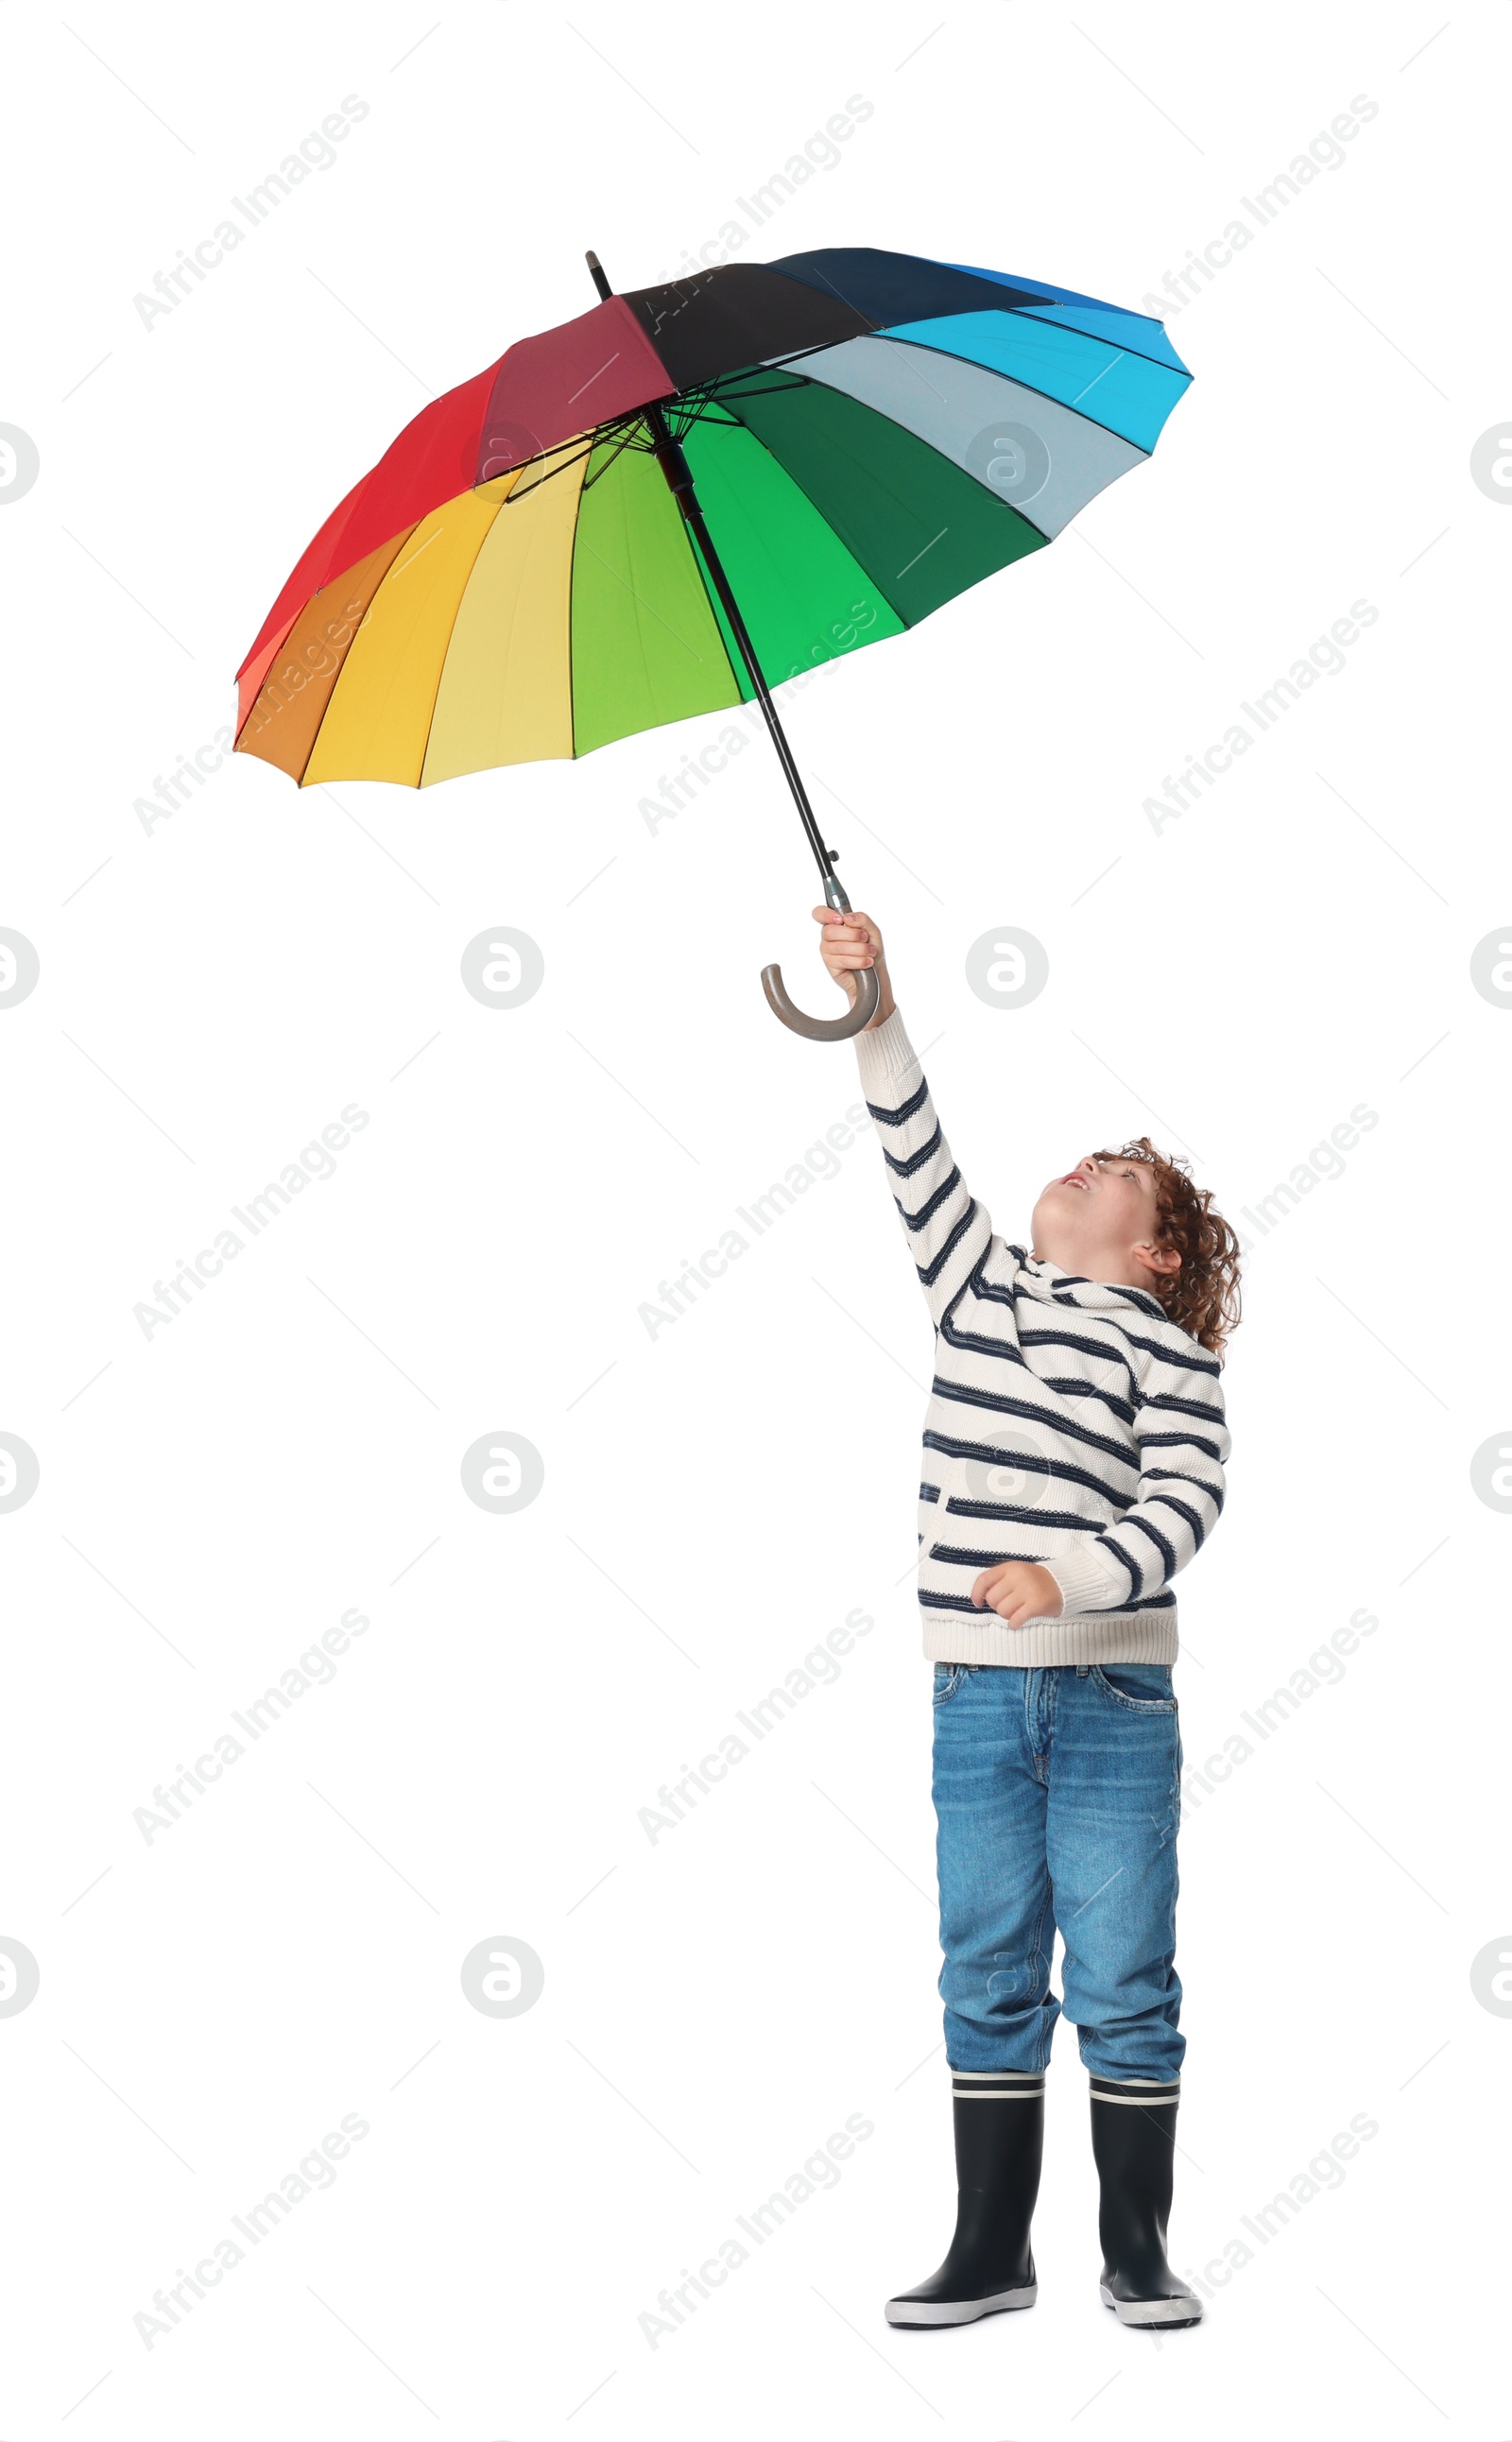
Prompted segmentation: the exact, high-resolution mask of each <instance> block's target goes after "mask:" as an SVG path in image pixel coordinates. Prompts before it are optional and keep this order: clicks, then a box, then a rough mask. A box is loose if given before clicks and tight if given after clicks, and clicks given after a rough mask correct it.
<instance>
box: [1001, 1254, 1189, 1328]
mask: <svg viewBox="0 0 1512 2442" xmlns="http://www.w3.org/2000/svg"><path fill="white" fill-rule="evenodd" d="M1010 1251H1011V1253H1012V1254H1014V1255H1016V1256H1017V1257H1018V1259H1019V1269H1018V1280H1017V1282H1016V1284H1015V1285H1016V1286H1018V1287H1020V1288H1023V1289H1026V1290H1027V1291H1028V1292H1029V1296H1030V1297H1032V1298H1038V1300H1039V1301H1040V1303H1041V1304H1042V1305H1058V1306H1068V1305H1074V1306H1080V1307H1081V1309H1082V1311H1083V1312H1084V1314H1140V1315H1144V1316H1146V1317H1147V1318H1148V1319H1149V1320H1150V1321H1155V1322H1163V1323H1165V1324H1167V1325H1168V1326H1169V1328H1170V1329H1171V1330H1173V1331H1179V1330H1180V1329H1181V1325H1180V1324H1179V1323H1177V1322H1172V1321H1171V1317H1170V1316H1169V1315H1168V1314H1167V1312H1166V1310H1165V1308H1164V1306H1163V1305H1162V1304H1161V1303H1160V1301H1159V1299H1158V1298H1156V1297H1152V1296H1151V1295H1150V1293H1149V1291H1148V1290H1147V1289H1136V1288H1130V1287H1128V1286H1126V1285H1124V1284H1123V1283H1121V1282H1119V1281H1089V1280H1085V1279H1084V1278H1083V1276H1082V1274H1081V1273H1080V1272H1066V1271H1063V1270H1062V1269H1061V1267H1060V1265H1059V1264H1052V1263H1049V1262H1047V1260H1046V1259H1045V1258H1044V1257H1043V1256H1040V1255H1031V1254H1029V1251H1028V1249H1027V1248H1023V1247H1014V1248H1011V1249H1010Z"/></svg>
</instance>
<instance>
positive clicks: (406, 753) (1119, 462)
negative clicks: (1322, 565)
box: [236, 247, 1191, 787]
mask: <svg viewBox="0 0 1512 2442" xmlns="http://www.w3.org/2000/svg"><path fill="white" fill-rule="evenodd" d="M597 276H598V275H597V274H596V272H595V277H597ZM605 284H607V283H603V282H601V285H605ZM1190 379H1191V375H1190V374H1189V373H1188V372H1187V369H1186V367H1185V366H1184V365H1183V364H1182V363H1181V361H1180V359H1179V357H1178V356H1177V355H1175V350H1174V349H1173V348H1172V346H1171V343H1170V341H1169V340H1168V338H1167V337H1166V335H1165V332H1164V329H1163V328H1162V326H1161V324H1160V323H1158V322H1157V321H1154V320H1151V319H1149V318H1147V317H1146V316H1144V315H1140V314H1133V313H1128V312H1126V311H1124V310H1123V309H1122V308H1120V307H1119V306H1116V305H1109V304H1106V303H1104V302H1102V301H1101V300H1099V299H1097V298H1093V297H1084V296H1082V295H1080V294H1078V293H1077V292H1076V291H1074V290H1071V289H1065V288H1055V287H1050V286H1048V285H1047V284H1046V283H1045V282H1039V281H1031V280H1023V279H1017V278H1014V277H1011V276H1010V275H1009V274H1007V273H1004V272H998V271H990V270H980V269H976V268H974V267H972V266H970V265H967V264H946V263H933V262H929V261H926V260H925V259H923V258H922V257H920V256H915V255H902V254H891V253H885V252H881V251H878V250H876V249H873V248H870V247H839V248H828V249H824V250H822V251H819V252H816V253H810V254H795V255H789V256H786V257H784V258H783V259H782V260H781V261H780V262H777V263H774V264H725V265H722V266H720V268H718V269H715V270H712V271H710V272H708V273H707V274H706V275H703V276H701V277H700V278H698V279H695V280H688V281H679V282H672V283H671V284H670V285H668V286H665V287H662V288H647V289H635V290H631V291H629V292H628V294H626V295H623V296H617V297H616V296H608V297H606V298H605V299H604V301H602V302H601V303H600V304H598V305H597V306H595V307H594V308H593V309H592V311H590V312H589V313H587V314H583V315H580V316H579V317H577V319H575V320H574V321H571V322H566V323H563V324H562V325H560V326H559V328H557V329H556V330H554V331H549V332H544V333H542V334H540V335H539V336H538V337H534V338H529V339H522V340H520V341H519V342H517V344H516V345H515V346H513V347H512V348H510V349H508V350H507V351H506V353H505V354H504V355H502V356H501V358H500V359H499V361H498V363H497V364H494V365H491V366H489V367H488V368H487V370H486V371H485V372H483V373H482V374H478V375H477V376H476V377H475V378H474V379H473V380H472V381H469V382H465V383H463V384H462V386H461V387H460V388H459V389H457V390H453V391H449V392H446V395H445V396H444V397H441V398H438V399H436V400H434V401H433V402H432V404H431V405H430V406H429V407H428V408H426V409H424V410H422V412H421V413H420V414H419V415H417V416H416V417H415V419H414V422H413V423H412V424H410V425H409V426H407V427H406V428H405V430H404V431H403V432H402V433H401V434H400V435H399V437H398V439H397V440H396V441H395V442H394V443H393V445H392V447H391V448H390V449H389V450H388V451H387V452H386V453H385V455H384V456H383V457H382V458H381V459H380V460H379V462H378V464H377V465H375V466H374V467H373V469H372V471H371V472H370V473H369V474H367V475H365V476H364V477H363V479H362V481H361V482H360V483H358V484H357V485H356V486H355V489H354V490H353V491H352V492H350V493H349V494H348V496H347V498H346V499H345V500H344V501H342V502H341V504H340V506H339V507H338V508H337V510H336V511H335V512H334V513H333V515H332V516H331V517H330V518H329V519H327V521H326V523H325V524H324V525H323V526H322V527H321V529H320V531H319V534H318V535H317V536H316V538H315V539H314V541H313V542H312V543H311V544H310V546H309V549H308V550H307V551H306V552H305V554H304V556H303V557H302V558H301V561H300V562H299V565H298V566H297V567H296V569H295V570H294V572H293V574H292V575H291V576H290V577H289V580H288V582H287V584H286V585H285V586H284V588H283V590H282V593H281V594H280V595H279V598H278V600H277V602H276V603H275V604H274V606H273V608H272V610H271V611H269V613H268V615H267V618H266V620H265V621H264V625H263V629H262V631H261V633H260V634H259V636H258V638H257V641H256V643H255V644H254V645H253V647H252V648H251V651H250V652H249V653H248V655H247V657H246V662H245V663H244V665H243V666H242V669H241V671H240V673H239V686H240V704H239V718H238V734H237V738H236V745H237V748H238V749H239V751H240V752H242V753H244V754H250V755H256V756H261V757H263V759H264V761H266V762H270V763H273V764H276V765H277V766H278V767H279V768H280V769H281V770H282V771H284V772H286V773H288V774H289V775H290V776H291V777H292V778H294V779H295V780H297V781H299V782H300V783H301V785H302V786H305V787H308V786H311V785H313V784H315V783H317V782H319V781H323V780H351V779H361V780H388V781H397V782H400V783H405V784H408V785H409V786H410V787H426V786H428V785H429V783H430V782H432V781H435V780H446V779H450V778H453V777H455V776H456V775H459V774H462V773H466V772H476V771H481V770H485V769H488V768H490V767H492V766H495V765H499V764H506V763H520V762H529V761H534V760H537V759H538V758H541V757H545V756H576V755H586V754H589V753H591V752H592V749H593V748H594V747H597V746H604V745H607V744H608V743H609V742H610V740H611V739H613V738H624V737H626V736H628V735H629V734H630V733H631V732H633V731H637V730H642V729H648V728H653V727H656V726H658V725H659V724H660V723H662V722H664V721H669V720H683V719H685V718H686V717H687V716H689V715H690V714H694V713H705V712H715V711H719V710H721V709H723V708H725V707H727V706H731V705H735V704H738V703H739V702H743V701H747V700H749V699H750V698H751V697H752V695H753V694H754V693H758V692H759V693H762V694H763V696H764V694H765V689H768V688H771V687H774V686H777V685H779V684H780V683H782V682H783V681H784V680H785V679H788V678H791V677H793V676H794V675H796V674H797V673H798V672H799V671H803V670H808V669H811V668H813V667H814V666H815V665H817V664H819V663H821V662H825V661H829V660H833V659H835V658H837V657H838V656H840V655H842V654H845V653H849V652H854V651H856V650H858V649H859V648H860V647H863V646H865V645H870V644H875V643H877V642H879V641H880V640H881V639H882V638H883V637H884V636H892V635H897V634H898V633H899V632H900V631H901V630H902V629H904V628H911V627H914V626H916V625H917V624H918V622H919V621H920V619H923V618H926V617H927V616H928V615H929V613H930V611H935V610H938V608H939V606H940V604H941V603H943V602H947V601H949V600H950V599H951V598H952V597H953V596H954V595H956V594H957V593H960V592H963V591H964V590H965V589H966V588H967V587H968V586H971V585H975V584H976V583H977V582H978V581H979V580H980V579H981V578H983V577H986V576H989V575H992V574H994V573H995V572H996V571H997V570H998V569H1001V568H1006V567H1008V566H1009V565H1010V564H1011V562H1013V561H1014V560H1018V559H1022V558H1024V557H1025V556H1027V555H1028V554H1029V553H1031V552H1035V551H1039V550H1041V549H1043V547H1044V546H1045V544H1047V542H1050V541H1052V540H1053V539H1054V538H1055V536H1056V535H1058V534H1059V533H1060V532H1061V530H1062V528H1063V527H1064V526H1066V524H1067V522H1068V521H1069V520H1070V519H1072V518H1073V517H1074V516H1075V515H1076V513H1077V511H1078V510H1079V509H1080V508H1082V507H1083V506H1084V503H1085V502H1086V501H1089V500H1091V499H1092V498H1093V496H1094V495H1095V494H1096V493H1098V492H1100V491H1102V489H1103V488H1104V486H1105V485H1106V484H1108V483H1112V482H1113V481H1114V480H1115V478H1116V477H1117V476H1119V475H1121V474H1123V473H1125V472H1126V471H1127V470H1128V468H1130V467H1131V466H1136V465H1140V464H1141V463H1142V461H1143V460H1144V459H1145V458H1147V457H1148V456H1149V454H1150V452H1151V450H1152V449H1153V448H1154V447H1155V444H1156V441H1157V438H1158V436H1159V433H1160V430H1161V428H1162V426H1163V425H1164V423H1165V420H1166V418H1167V416H1168V415H1169V414H1170V412H1171V410H1172V409H1173V407H1174V406H1175V403H1176V401H1177V399H1178V398H1180V396H1181V395H1182V392H1184V391H1185V389H1186V388H1187V385H1188V383H1189V381H1190ZM668 436H670V438H671V441H672V442H674V443H675V444H677V445H680V449H681V457H680V459H678V460H674V458H673V456H672V454H671V452H670V451H669V449H668V446H667V440H668ZM658 462H660V463H658ZM676 464H681V465H683V469H684V473H686V474H691V478H692V481H693V484H694V486H695V487H696V494H697V501H698V504H699V506H700V507H701V512H702V519H701V521H699V520H698V519H692V520H691V521H690V517H689V513H688V511H687V510H686V509H685V507H684V506H683V501H680V499H679V497H678V493H677V490H676V489H675V488H673V487H672V486H673V481H674V478H673V472H672V469H673V466H674V465H676ZM719 563H722V571H721V568H720V565H719ZM732 592H733V596H734V598H735V600H736V601H738V613H737V617H742V616H743V623H744V627H745V629H746V631H747V635H746V639H745V642H744V643H742V640H741V638H740V637H739V635H738V632H737V630H736V629H735V628H734V627H733V626H732V619H731V615H730V607H729V606H730V600H731V595H732ZM748 648H754V655H755V659H756V663H757V665H758V676H759V680H760V681H761V682H763V683H764V684H763V685H758V683H757V677H756V676H754V675H753V672H752V670H751V668H750V666H749V659H750V652H749V650H748ZM764 708H765V705H764ZM775 734H776V732H775V728H774V735H775Z"/></svg>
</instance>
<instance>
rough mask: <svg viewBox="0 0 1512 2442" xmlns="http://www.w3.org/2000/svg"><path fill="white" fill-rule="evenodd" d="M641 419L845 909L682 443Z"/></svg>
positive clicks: (656, 411) (833, 896) (658, 418)
mask: <svg viewBox="0 0 1512 2442" xmlns="http://www.w3.org/2000/svg"><path fill="white" fill-rule="evenodd" d="M646 420H647V424H648V425H649V426H650V428H651V431H652V433H653V434H654V436H655V439H656V454H657V457H658V459H659V460H660V461H661V466H662V472H663V474H664V475H665V477H666V480H667V483H668V484H669V485H670V487H671V490H672V494H673V497H674V498H675V500H676V501H677V504H678V507H679V508H680V509H681V510H682V512H683V519H684V520H685V522H686V523H687V525H688V527H689V528H690V530H691V532H692V535H693V538H694V541H695V542H696V543H697V545H698V548H699V551H700V553H701V556H702V559H703V565H704V567H705V568H706V569H707V570H708V572H709V574H710V576H711V577H712V578H713V580H714V590H715V592H717V593H718V595H719V597H720V603H721V605H722V606H723V610H724V615H725V617H726V619H727V620H728V621H729V623H730V632H731V634H732V635H733V636H734V638H735V641H736V644H737V645H738V647H739V651H740V659H741V660H742V661H743V662H744V664H745V666H746V674H747V676H748V677H749V679H750V681H751V685H752V688H753V690H754V692H755V695H756V702H757V703H759V705H760V706H761V714H762V718H763V720H765V722H766V724H767V728H768V730H769V731H770V733H771V737H772V743H773V745H774V747H775V748H776V750H777V760H778V762H779V763H780V764H781V766H782V770H783V775H784V777H785V778H786V780H787V783H788V786H789V788H790V789H791V790H792V798H793V803H794V805H795V806H796V807H797V809H798V814H799V819H800V820H801V822H802V824H803V828H804V831H805V834H806V835H807V838H808V842H809V846H810V847H811V848H812V850H813V856H814V863H815V864H816V865H817V866H818V867H819V871H820V873H821V875H822V876H823V878H824V886H825V899H826V902H828V904H829V906H831V907H836V908H839V909H840V910H842V911H843V912H845V911H848V908H849V904H850V902H849V901H848V900H847V897H846V894H845V892H844V890H842V888H841V886H840V884H839V882H838V881H837V880H836V878H835V871H834V862H833V851H832V850H831V849H829V848H827V847H826V846H825V844H824V834H823V833H822V831H821V830H820V829H819V825H818V822H817V820H816V819H815V816H814V811H813V808H812V807H811V804H810V803H809V794H808V791H807V790H806V789H805V788H804V785H803V781H802V778H801V777H800V775H799V772H798V767H797V764H796V763H795V762H794V761H793V759H792V747H791V746H790V745H789V744H788V740H787V735H786V733H785V731H784V729H783V726H782V723H781V721H780V720H778V718H777V707H776V705H775V704H774V702H773V701H772V690H771V688H770V687H769V686H768V684H767V683H766V680H765V678H764V677H763V676H762V672H761V665H760V663H759V662H758V661H757V659H756V647H755V646H754V645H753V644H752V642H751V637H750V633H749V631H748V629H747V628H746V624H745V621H744V620H743V619H742V618H741V616H740V606H739V604H738V602H737V600H736V598H735V593H734V590H733V589H732V587H731V584H730V580H729V578H728V576H726V574H725V573H724V565H723V562H722V561H721V560H720V555H719V553H718V552H717V551H716V550H715V548H714V544H713V541H712V539H711V538H710V535H709V530H708V527H707V526H706V525H705V524H704V522H703V512H702V510H701V508H700V506H699V502H698V495H697V493H696V492H695V491H694V489H693V470H692V468H691V467H690V466H689V465H688V462H687V459H686V457H685V455H684V453H683V446H682V444H681V443H680V442H679V441H676V440H675V439H674V438H673V436H672V434H671V432H670V431H669V430H668V429H667V423H666V418H665V415H664V414H663V412H662V410H661V409H660V408H659V407H648V408H647V410H646Z"/></svg>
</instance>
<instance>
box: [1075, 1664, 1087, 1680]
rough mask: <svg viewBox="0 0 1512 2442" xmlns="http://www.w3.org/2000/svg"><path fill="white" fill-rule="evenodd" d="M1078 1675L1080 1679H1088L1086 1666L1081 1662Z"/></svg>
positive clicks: (1077, 1668)
mask: <svg viewBox="0 0 1512 2442" xmlns="http://www.w3.org/2000/svg"><path fill="white" fill-rule="evenodd" d="M1076 1675H1077V1677H1078V1678H1079V1679H1084V1678H1085V1677H1086V1664H1085V1663H1084V1662H1079V1663H1078V1664H1077V1666H1076Z"/></svg>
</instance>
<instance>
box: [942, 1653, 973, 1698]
mask: <svg viewBox="0 0 1512 2442" xmlns="http://www.w3.org/2000/svg"><path fill="white" fill-rule="evenodd" d="M974 1669H975V1664H974V1663H971V1662H937V1663H936V1665H935V1702H936V1704H947V1703H948V1702H949V1700H950V1698H951V1697H952V1696H954V1694H955V1693H956V1688H957V1687H958V1686H960V1683H961V1681H962V1680H963V1679H965V1678H968V1677H969V1676H970V1674H971V1672H972V1671H973V1670H974Z"/></svg>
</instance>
